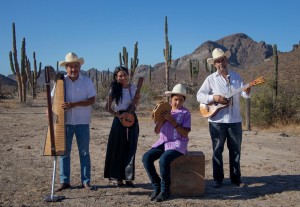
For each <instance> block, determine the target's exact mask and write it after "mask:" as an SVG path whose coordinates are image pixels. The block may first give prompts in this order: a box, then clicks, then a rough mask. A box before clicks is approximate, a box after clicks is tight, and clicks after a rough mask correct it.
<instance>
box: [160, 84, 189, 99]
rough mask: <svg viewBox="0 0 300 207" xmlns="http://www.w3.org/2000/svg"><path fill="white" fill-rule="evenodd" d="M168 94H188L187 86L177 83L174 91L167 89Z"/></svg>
mask: <svg viewBox="0 0 300 207" xmlns="http://www.w3.org/2000/svg"><path fill="white" fill-rule="evenodd" d="M165 94H166V95H168V96H170V95H172V94H176V95H181V96H185V97H186V96H188V94H187V92H186V87H185V86H184V85H183V84H177V85H175V86H174V88H173V90H172V91H166V92H165Z"/></svg>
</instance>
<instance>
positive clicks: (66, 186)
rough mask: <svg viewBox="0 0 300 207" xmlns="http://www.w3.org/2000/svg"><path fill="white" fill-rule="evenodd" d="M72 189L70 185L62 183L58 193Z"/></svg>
mask: <svg viewBox="0 0 300 207" xmlns="http://www.w3.org/2000/svg"><path fill="white" fill-rule="evenodd" d="M67 188H71V185H70V183H61V184H60V185H59V187H58V188H57V190H56V192H59V191H62V190H64V189H67Z"/></svg>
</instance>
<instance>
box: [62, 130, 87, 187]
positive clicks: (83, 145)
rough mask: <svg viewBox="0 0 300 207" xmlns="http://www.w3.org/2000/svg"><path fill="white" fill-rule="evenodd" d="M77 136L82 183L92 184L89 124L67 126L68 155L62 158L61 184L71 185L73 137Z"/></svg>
mask: <svg viewBox="0 0 300 207" xmlns="http://www.w3.org/2000/svg"><path fill="white" fill-rule="evenodd" d="M74 134H75V136H76V140H77V146H78V151H79V158H80V169H81V182H82V183H90V179H91V160H90V152H89V145H90V129H89V124H81V125H68V124H67V125H66V154H65V155H64V156H61V157H60V183H70V173H71V170H70V168H71V167H70V163H71V157H70V155H71V149H72V141H73V136H74Z"/></svg>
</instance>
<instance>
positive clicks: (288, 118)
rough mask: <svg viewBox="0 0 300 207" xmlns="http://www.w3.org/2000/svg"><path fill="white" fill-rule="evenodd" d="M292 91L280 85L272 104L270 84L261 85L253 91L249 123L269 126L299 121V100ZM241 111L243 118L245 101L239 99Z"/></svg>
mask: <svg viewBox="0 0 300 207" xmlns="http://www.w3.org/2000/svg"><path fill="white" fill-rule="evenodd" d="M298 99H299V98H298V96H297V95H295V92H294V91H291V90H290V89H286V88H284V87H281V88H280V90H279V91H278V96H277V101H276V104H275V106H273V91H272V88H271V87H270V85H267V84H265V85H262V86H260V87H259V90H256V91H253V93H252V96H251V99H250V100H251V104H250V107H251V108H250V122H251V125H254V126H258V127H263V128H264V127H270V126H275V125H276V124H281V125H288V124H297V123H300V118H299V108H300V105H299V101H298ZM241 111H242V115H243V118H244V120H245V117H244V114H245V101H244V100H243V99H242V101H241Z"/></svg>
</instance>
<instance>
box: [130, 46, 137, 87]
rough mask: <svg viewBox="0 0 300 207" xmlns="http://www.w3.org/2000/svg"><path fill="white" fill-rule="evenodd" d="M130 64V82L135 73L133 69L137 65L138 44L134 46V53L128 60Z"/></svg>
mask: <svg viewBox="0 0 300 207" xmlns="http://www.w3.org/2000/svg"><path fill="white" fill-rule="evenodd" d="M130 60H131V61H130V62H131V64H130V80H131V81H132V79H133V75H134V73H135V69H136V67H137V66H138V64H139V59H138V42H136V43H135V44H134V53H133V58H131V59H130Z"/></svg>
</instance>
